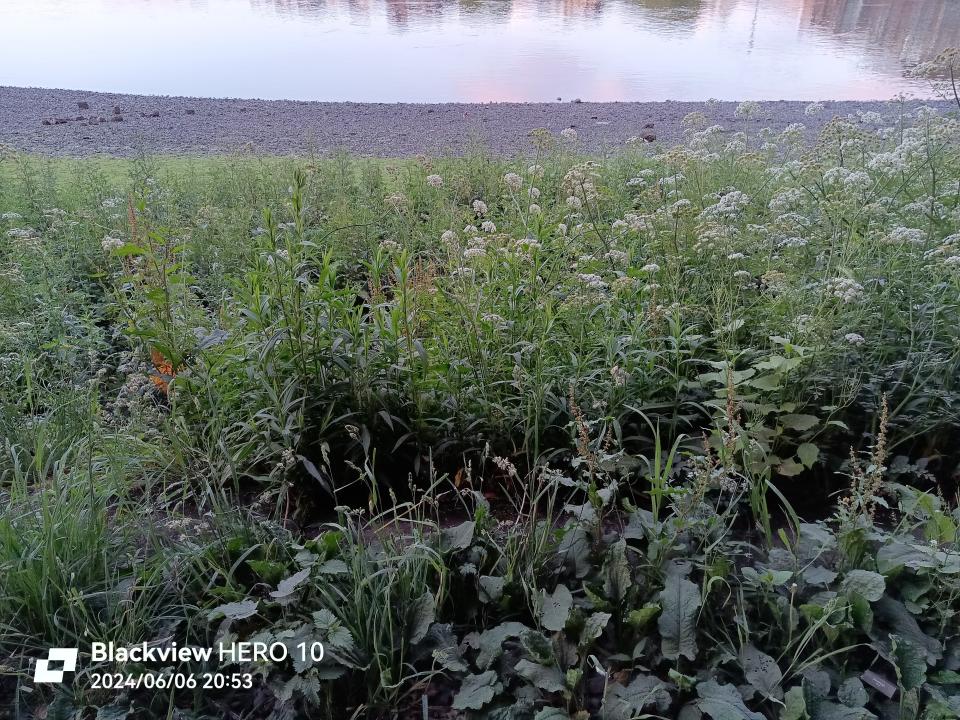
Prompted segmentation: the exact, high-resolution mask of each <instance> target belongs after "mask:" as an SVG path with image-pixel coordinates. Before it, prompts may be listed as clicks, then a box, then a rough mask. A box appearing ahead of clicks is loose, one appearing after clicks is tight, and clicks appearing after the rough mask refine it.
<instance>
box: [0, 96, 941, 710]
mask: <svg viewBox="0 0 960 720" xmlns="http://www.w3.org/2000/svg"><path fill="white" fill-rule="evenodd" d="M814 111H816V108H815V107H814V108H811V112H814ZM749 112H750V107H749V105H744V106H743V108H742V113H741V114H743V115H746V114H749ZM701 120H702V118H700V117H698V116H696V115H693V116H690V117H689V118H688V119H687V124H688V126H689V138H688V142H687V143H686V144H685V145H684V146H682V147H676V148H672V149H663V148H655V147H653V146H651V145H648V144H645V143H643V142H642V141H641V142H638V143H634V144H628V146H627V147H626V148H624V149H622V150H621V151H619V152H618V153H616V154H614V155H612V156H610V157H602V158H592V159H586V158H583V157H581V156H579V155H578V154H577V152H576V138H575V133H573V132H572V131H565V133H564V134H563V136H562V137H559V138H554V137H551V136H550V135H549V134H547V133H546V132H537V133H534V134H533V136H532V137H531V153H530V156H529V157H528V158H524V159H514V160H504V159H494V158H490V157H487V156H485V155H484V154H483V153H480V152H475V153H472V154H470V155H468V156H466V157H463V158H446V159H418V160H404V161H398V162H395V163H390V162H383V161H373V160H363V159H358V158H350V157H342V156H335V157H332V158H322V159H320V158H317V159H310V158H299V159H295V158H291V159H279V158H270V159H263V158H258V157H235V158H223V159H211V160H187V159H163V158H159V159H158V158H140V159H138V160H135V161H93V160H84V161H70V160H50V159H39V158H32V157H26V156H22V155H18V154H16V153H12V152H6V153H4V154H3V155H2V160H0V317H2V318H3V322H2V324H0V368H2V372H0V437H2V447H0V504H2V511H0V672H2V674H0V698H2V699H3V700H2V701H0V717H10V718H18V719H19V718H53V717H58V718H78V719H84V720H85V719H87V718H126V717H129V718H197V719H199V718H220V717H230V718H245V719H251V720H252V719H255V718H271V719H275V720H285V719H287V718H298V717H331V718H338V719H339V718H368V717H369V718H382V717H393V716H399V717H402V718H425V717H430V718H435V717H461V716H462V717H476V718H503V719H507V718H516V719H517V720H521V719H525V718H529V719H531V720H533V719H536V720H564V719H573V720H586V719H587V718H590V717H598V718H604V719H605V720H627V719H630V718H683V720H697V719H698V718H705V719H706V718H710V719H712V720H741V719H746V720H762V719H763V718H770V719H771V720H774V719H776V720H834V719H837V718H840V719H843V720H849V719H855V718H863V719H865V718H873V717H882V718H896V719H897V720H908V719H909V720H916V719H920V718H922V719H923V720H940V719H943V720H946V719H947V718H955V717H957V716H958V714H960V621H958V616H957V611H958V609H960V538H958V534H957V528H958V525H960V511H958V510H957V503H956V492H957V487H956V483H957V476H958V463H960V450H958V448H957V447H956V443H954V442H951V441H952V439H953V438H954V437H956V434H957V433H958V432H960V415H958V409H960V387H958V378H960V376H958V370H960V143H958V138H960V134H958V130H960V124H958V122H957V121H956V120H955V119H953V118H949V117H942V116H938V115H937V114H936V113H934V112H932V111H929V110H920V111H919V112H918V113H916V114H915V115H913V116H909V117H907V116H903V117H900V118H898V119H897V120H898V121H897V123H896V124H894V125H893V126H891V127H880V126H879V124H878V120H879V118H877V117H873V116H872V115H871V114H865V115H863V116H861V117H859V118H854V119H848V120H842V119H836V120H834V121H833V122H831V123H830V124H829V125H828V126H827V128H826V130H825V131H824V133H823V134H822V136H821V138H820V140H819V141H818V142H817V143H816V144H815V145H813V146H811V145H809V144H807V143H806V142H805V141H804V139H803V132H802V129H800V128H791V129H788V130H787V131H785V132H784V133H782V134H779V135H773V134H771V133H765V132H761V133H760V134H759V135H755V136H750V137H747V136H745V135H743V134H741V133H737V132H728V131H723V130H721V129H719V128H705V127H703V126H702V122H701ZM247 640H248V641H262V642H270V643H282V644H283V645H285V646H286V647H288V648H290V649H291V650H292V649H294V648H296V647H298V646H300V645H301V644H307V645H309V644H311V643H314V642H322V643H323V644H324V647H325V654H324V656H323V658H322V659H319V658H311V657H306V658H303V657H301V658H296V657H294V658H292V659H287V660H284V661H282V662H264V661H256V662H250V663H246V662H239V663H236V664H234V665H230V666H227V667H223V666H220V665H219V664H217V663H215V662H211V663H209V665H208V666H205V667H201V666H197V665H196V664H194V665H192V666H191V667H190V668H189V670H191V671H193V672H195V673H198V672H201V671H204V670H207V671H223V672H236V673H252V674H253V681H252V685H253V686H252V687H249V688H220V689H213V690H204V689H202V688H179V689H177V688H166V689H163V690H158V689H155V688H154V689H149V690H147V689H143V688H141V689H135V688H123V689H116V688H114V689H98V688H95V687H93V678H94V674H95V673H99V672H107V671H109V672H117V671H118V666H117V665H116V664H113V663H108V662H103V663H98V662H94V661H92V660H91V659H90V657H89V654H87V655H86V656H84V653H89V646H90V643H92V642H95V641H97V642H98V641H103V642H106V641H112V642H114V643H115V644H117V645H133V644H136V643H142V642H148V643H153V644H155V645H157V646H160V645H165V644H169V643H170V642H177V643H178V644H179V645H181V646H183V645H188V644H194V645H197V646H202V647H208V646H215V644H216V643H218V642H221V641H223V642H232V641H247ZM51 646H62V647H69V646H79V647H80V649H81V661H80V664H79V666H78V668H77V672H76V673H68V674H67V678H66V682H65V683H64V684H62V685H36V684H35V683H34V682H33V680H32V672H33V667H34V662H35V659H36V658H38V657H43V656H44V653H45V652H46V649H47V648H48V647H51ZM119 669H120V670H122V671H123V672H127V673H138V672H140V671H141V670H143V669H144V666H142V665H137V664H136V663H131V664H127V665H125V666H121V667H120V668H119ZM146 669H148V670H152V671H154V672H159V671H161V670H163V671H166V672H173V671H175V670H177V669H180V670H185V669H186V667H185V666H183V667H179V668H178V666H176V665H175V664H172V663H170V664H168V665H166V666H162V667H161V666H157V665H153V666H147V667H146ZM4 713H6V714H4ZM438 713H439V714H438Z"/></svg>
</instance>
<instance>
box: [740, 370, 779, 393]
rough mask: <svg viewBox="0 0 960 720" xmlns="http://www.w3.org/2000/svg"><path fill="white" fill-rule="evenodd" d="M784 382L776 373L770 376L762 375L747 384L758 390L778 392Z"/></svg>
mask: <svg viewBox="0 0 960 720" xmlns="http://www.w3.org/2000/svg"><path fill="white" fill-rule="evenodd" d="M782 382H783V381H782V380H781V379H780V377H779V376H778V375H777V374H776V373H771V374H769V375H761V376H760V377H757V378H753V379H752V380H749V381H748V382H747V385H749V386H750V387H755V388H757V390H777V389H778V388H779V387H780V385H781V383H782Z"/></svg>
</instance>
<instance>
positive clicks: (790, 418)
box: [777, 413, 820, 432]
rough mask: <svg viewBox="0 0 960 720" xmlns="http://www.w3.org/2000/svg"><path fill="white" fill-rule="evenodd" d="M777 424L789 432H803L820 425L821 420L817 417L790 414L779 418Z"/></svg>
mask: <svg viewBox="0 0 960 720" xmlns="http://www.w3.org/2000/svg"><path fill="white" fill-rule="evenodd" d="M777 422H779V423H780V424H781V425H783V427H785V428H787V429H788V430H796V431H797V432H803V431H805V430H809V429H810V428H812V427H816V426H817V425H819V424H820V418H818V417H817V416H816V415H797V414H793V413H790V414H787V415H781V416H780V417H779V418H777Z"/></svg>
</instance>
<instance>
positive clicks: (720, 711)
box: [697, 680, 764, 720]
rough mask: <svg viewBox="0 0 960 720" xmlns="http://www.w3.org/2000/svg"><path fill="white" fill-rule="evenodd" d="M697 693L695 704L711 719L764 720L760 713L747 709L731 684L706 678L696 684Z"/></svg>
mask: <svg viewBox="0 0 960 720" xmlns="http://www.w3.org/2000/svg"><path fill="white" fill-rule="evenodd" d="M697 695H699V696H700V700H698V701H697V706H698V707H699V708H700V709H701V710H702V711H703V712H705V713H706V714H707V715H709V716H710V717H712V718H713V720H764V717H763V715H761V714H760V713H755V712H752V711H751V710H749V709H747V706H746V705H745V704H744V703H743V698H742V697H740V693H739V692H738V691H737V688H735V687H734V686H733V685H720V684H718V683H717V682H716V681H715V680H707V681H706V682H702V683H700V684H699V685H697Z"/></svg>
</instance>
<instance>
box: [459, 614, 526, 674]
mask: <svg viewBox="0 0 960 720" xmlns="http://www.w3.org/2000/svg"><path fill="white" fill-rule="evenodd" d="M529 630H530V628H528V627H527V626H526V625H524V624H523V623H518V622H506V623H502V624H500V625H497V626H496V627H492V628H490V629H489V630H484V631H483V632H482V633H479V634H476V633H474V634H473V636H472V637H473V640H472V641H470V640H468V639H465V641H467V642H468V644H470V645H472V646H473V647H476V648H478V649H479V650H480V652H479V653H478V654H477V659H476V663H477V667H479V668H481V669H485V668H487V667H489V666H490V663H492V662H493V661H494V660H496V659H497V658H498V657H500V655H501V653H503V642H504V641H505V640H506V639H507V638H511V637H520V636H521V635H522V634H523V633H525V632H528V631H529ZM470 637H471V636H467V638H470Z"/></svg>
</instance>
